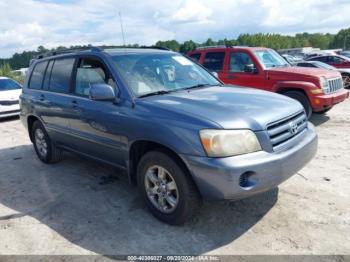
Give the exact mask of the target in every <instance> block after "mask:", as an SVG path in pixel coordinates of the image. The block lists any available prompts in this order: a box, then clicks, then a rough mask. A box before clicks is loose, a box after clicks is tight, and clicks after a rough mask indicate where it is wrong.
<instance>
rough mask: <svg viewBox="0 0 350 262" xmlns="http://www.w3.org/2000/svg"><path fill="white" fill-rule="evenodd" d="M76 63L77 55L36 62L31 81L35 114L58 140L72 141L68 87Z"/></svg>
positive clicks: (69, 86)
mask: <svg viewBox="0 0 350 262" xmlns="http://www.w3.org/2000/svg"><path fill="white" fill-rule="evenodd" d="M74 63H75V58H74V57H68V58H60V59H55V60H50V61H45V62H41V63H39V64H37V65H36V66H35V68H34V71H33V75H32V76H31V79H30V83H29V88H30V89H31V90H32V93H33V96H32V98H33V104H34V105H35V114H36V115H38V116H40V117H41V118H42V120H43V122H44V124H45V127H46V129H47V131H48V132H49V134H50V136H52V138H54V140H55V141H57V142H58V143H69V141H68V137H67V135H68V133H69V121H68V120H69V118H70V117H72V116H71V115H70V111H69V107H70V104H69V102H70V94H69V90H70V88H71V85H72V72H73V67H74ZM43 72H45V73H43Z"/></svg>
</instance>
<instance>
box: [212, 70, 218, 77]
mask: <svg viewBox="0 0 350 262" xmlns="http://www.w3.org/2000/svg"><path fill="white" fill-rule="evenodd" d="M211 74H212V75H213V76H215V77H216V78H219V74H218V73H217V72H215V71H213V72H211Z"/></svg>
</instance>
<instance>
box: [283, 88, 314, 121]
mask: <svg viewBox="0 0 350 262" xmlns="http://www.w3.org/2000/svg"><path fill="white" fill-rule="evenodd" d="M283 94H284V95H285V96H288V97H290V98H293V99H295V100H297V101H298V102H299V103H300V104H301V105H302V106H303V107H304V110H305V113H306V116H307V118H308V119H310V117H311V115H312V107H311V105H310V102H309V99H308V98H307V96H306V95H304V94H303V93H301V92H298V91H287V92H285V93H283Z"/></svg>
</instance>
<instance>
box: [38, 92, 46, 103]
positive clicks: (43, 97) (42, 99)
mask: <svg viewBox="0 0 350 262" xmlns="http://www.w3.org/2000/svg"><path fill="white" fill-rule="evenodd" d="M39 100H40V101H41V102H43V101H44V100H45V96H44V95H43V94H41V95H40V98H39Z"/></svg>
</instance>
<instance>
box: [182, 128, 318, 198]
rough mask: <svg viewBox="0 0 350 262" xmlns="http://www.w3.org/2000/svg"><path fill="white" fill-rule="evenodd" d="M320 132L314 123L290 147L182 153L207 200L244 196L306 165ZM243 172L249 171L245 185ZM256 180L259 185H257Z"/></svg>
mask: <svg viewBox="0 0 350 262" xmlns="http://www.w3.org/2000/svg"><path fill="white" fill-rule="evenodd" d="M316 151H317V135H316V132H315V130H314V127H313V125H312V124H310V123H309V125H308V129H307V132H306V134H305V135H304V137H303V138H302V140H300V141H299V142H298V143H296V144H295V146H293V147H291V148H289V149H288V150H285V151H281V152H278V153H277V152H274V153H269V152H266V151H260V152H256V153H251V154H246V155H241V156H234V157H226V158H209V157H197V156H188V155H181V157H182V158H183V160H184V161H185V163H186V164H187V167H188V169H189V170H190V172H191V174H192V177H193V178H194V181H195V183H196V185H197V187H198V189H199V191H200V193H201V195H202V197H203V198H204V199H207V200H219V199H241V198H246V197H248V196H251V195H254V194H257V193H260V192H264V191H267V190H269V189H272V188H275V187H276V186H278V185H279V184H280V183H282V182H283V181H285V180H286V179H288V178H289V177H290V176H292V175H293V174H295V173H297V172H298V171H299V170H300V169H301V168H303V167H304V166H305V165H306V164H307V163H308V162H309V161H310V160H311V159H312V158H313V157H314V156H315V154H316ZM242 174H249V175H250V176H249V179H250V181H253V184H251V185H250V186H248V187H242V186H241V184H242ZM254 183H255V184H254Z"/></svg>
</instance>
